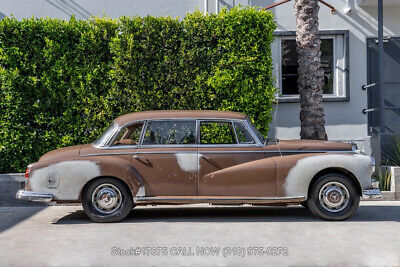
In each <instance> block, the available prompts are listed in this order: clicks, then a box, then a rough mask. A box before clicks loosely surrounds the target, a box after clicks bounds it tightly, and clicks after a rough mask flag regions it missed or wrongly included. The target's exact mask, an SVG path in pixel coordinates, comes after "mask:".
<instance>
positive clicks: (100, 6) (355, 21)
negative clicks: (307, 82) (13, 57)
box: [0, 0, 400, 147]
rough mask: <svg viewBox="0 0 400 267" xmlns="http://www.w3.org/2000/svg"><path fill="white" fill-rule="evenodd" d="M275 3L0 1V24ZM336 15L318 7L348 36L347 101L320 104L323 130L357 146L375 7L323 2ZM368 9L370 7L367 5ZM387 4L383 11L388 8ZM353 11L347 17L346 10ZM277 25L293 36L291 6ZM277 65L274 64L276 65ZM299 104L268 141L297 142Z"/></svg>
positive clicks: (390, 19) (287, 107)
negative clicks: (12, 19) (5, 20)
mask: <svg viewBox="0 0 400 267" xmlns="http://www.w3.org/2000/svg"><path fill="white" fill-rule="evenodd" d="M277 2H279V1H278V0H146V1H143V0H65V1H63V0H19V1H15V0H3V1H1V2H0V19H1V18H3V17H5V16H10V15H11V14H13V15H14V17H16V18H17V19H22V18H27V17H32V16H34V17H46V16H49V17H52V18H61V19H68V18H69V17H70V16H71V15H72V14H74V15H75V16H76V17H77V18H79V19H87V18H90V16H91V15H94V16H103V15H106V16H109V17H120V16H123V15H125V16H131V15H139V16H146V15H154V16H168V15H169V16H172V17H176V16H179V17H181V18H182V17H184V15H185V14H186V13H188V12H193V11H194V10H196V9H198V10H201V11H205V10H208V11H209V12H215V10H216V9H217V7H218V9H220V8H222V7H227V8H230V7H232V6H237V5H248V4H249V5H251V6H261V7H265V6H268V5H270V4H274V3H277ZM327 2H329V3H330V4H332V5H334V6H335V8H336V9H337V11H336V13H335V14H333V15H332V14H331V13H330V9H329V8H327V7H325V6H323V5H321V9H320V16H319V17H320V30H326V31H329V30H334V31H335V30H348V31H349V87H350V88H349V89H348V91H349V99H348V100H345V101H343V100H342V101H339V102H325V113H326V130H327V133H328V138H329V139H330V140H346V141H350V140H352V141H355V142H356V143H358V144H361V147H362V141H363V140H364V139H365V137H366V136H367V116H366V115H364V114H363V113H362V109H363V108H366V107H367V93H366V92H365V91H362V90H361V86H362V85H363V84H366V83H367V47H366V38H367V37H373V36H377V14H376V13H377V7H376V4H375V5H374V2H376V1H372V0H368V1H367V2H368V4H366V5H365V4H364V5H362V7H360V6H358V4H357V2H365V1H360V0H335V1H333V0H328V1H327ZM370 2H371V3H372V4H371V3H370ZM392 2H394V1H390V2H387V3H389V4H390V7H387V6H386V8H385V9H384V24H385V28H384V31H385V33H384V35H385V36H400V27H398V25H399V22H400V17H399V16H398V14H400V4H397V5H394V6H392V4H393V3H392ZM389 4H388V5H389ZM348 6H350V7H351V8H352V12H351V14H349V15H348V14H346V13H345V8H346V7H348ZM271 10H272V12H273V13H274V15H275V17H276V20H277V22H278V29H277V31H295V30H296V27H295V19H294V8H293V2H289V3H286V4H283V5H281V6H278V7H275V8H273V9H271ZM278 60H279V59H278ZM299 111H300V104H299V103H298V102H295V103H279V107H278V110H277V112H276V115H277V116H276V120H275V121H274V122H273V123H272V124H271V127H272V130H271V131H270V137H273V138H274V137H276V138H281V139H297V138H299V133H300V121H299V115H298V114H299Z"/></svg>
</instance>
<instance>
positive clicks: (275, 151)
mask: <svg viewBox="0 0 400 267" xmlns="http://www.w3.org/2000/svg"><path fill="white" fill-rule="evenodd" d="M265 152H266V153H279V150H266V151H265ZM280 152H281V153H299V154H302V153H331V154H332V153H333V154H354V152H353V151H352V150H341V151H339V150H337V151H336V150H280Z"/></svg>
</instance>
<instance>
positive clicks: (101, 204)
mask: <svg viewBox="0 0 400 267" xmlns="http://www.w3.org/2000/svg"><path fill="white" fill-rule="evenodd" d="M82 206H83V209H84V210H85V212H86V214H87V215H88V216H89V218H90V219H92V220H93V221H95V222H100V223H107V222H118V221H120V220H122V219H124V218H125V217H126V216H127V215H128V214H129V213H130V212H131V210H132V209H133V200H132V196H131V194H130V192H129V190H128V189H127V187H126V186H125V185H123V184H122V183H121V182H120V181H117V180H115V179H111V178H101V179H98V180H96V181H94V182H92V183H91V184H90V185H89V186H88V187H87V188H86V189H85V191H84V192H83V196H82Z"/></svg>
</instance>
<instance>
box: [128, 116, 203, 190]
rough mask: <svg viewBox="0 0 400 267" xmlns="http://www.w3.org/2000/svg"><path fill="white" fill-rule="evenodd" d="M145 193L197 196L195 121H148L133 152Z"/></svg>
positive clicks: (133, 160) (134, 166)
mask: <svg viewBox="0 0 400 267" xmlns="http://www.w3.org/2000/svg"><path fill="white" fill-rule="evenodd" d="M131 164H132V167H133V169H134V170H135V171H136V172H137V173H138V175H140V177H141V178H140V179H142V181H143V184H144V188H145V195H146V196H197V183H198V165H197V144H196V120H195V119H192V120H187V119H182V120H179V119H176V120H171V119H167V120H149V121H147V122H146V123H145V129H144V131H143V133H142V138H141V141H140V145H139V147H138V148H137V150H136V151H135V153H134V154H133V158H132V161H131Z"/></svg>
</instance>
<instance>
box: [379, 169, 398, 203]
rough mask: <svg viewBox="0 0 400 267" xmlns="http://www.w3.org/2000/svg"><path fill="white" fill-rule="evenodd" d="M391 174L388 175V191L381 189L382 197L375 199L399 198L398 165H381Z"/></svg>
mask: <svg viewBox="0 0 400 267" xmlns="http://www.w3.org/2000/svg"><path fill="white" fill-rule="evenodd" d="M382 169H384V170H388V171H389V172H390V173H391V174H392V175H391V177H390V191H382V197H381V198H379V199H376V200H400V167H397V166H382Z"/></svg>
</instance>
